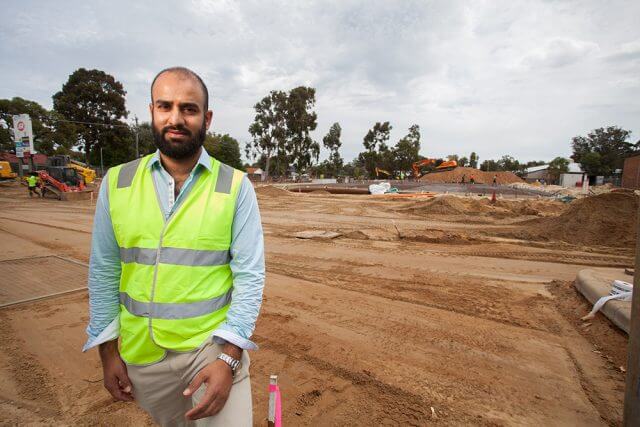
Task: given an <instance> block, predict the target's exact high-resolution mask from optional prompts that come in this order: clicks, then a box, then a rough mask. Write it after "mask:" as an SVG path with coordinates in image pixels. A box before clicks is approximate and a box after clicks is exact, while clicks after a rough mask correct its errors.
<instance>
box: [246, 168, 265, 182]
mask: <svg viewBox="0 0 640 427" xmlns="http://www.w3.org/2000/svg"><path fill="white" fill-rule="evenodd" d="M247 177H248V178H249V180H250V181H252V182H261V181H263V180H264V171H263V170H262V169H260V168H247Z"/></svg>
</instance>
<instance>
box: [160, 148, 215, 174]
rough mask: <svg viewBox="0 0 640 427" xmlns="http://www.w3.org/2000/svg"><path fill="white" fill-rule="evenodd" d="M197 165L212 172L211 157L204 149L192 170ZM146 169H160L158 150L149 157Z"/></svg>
mask: <svg viewBox="0 0 640 427" xmlns="http://www.w3.org/2000/svg"><path fill="white" fill-rule="evenodd" d="M198 165H202V166H203V167H204V168H206V169H207V170H208V171H209V172H212V171H213V165H212V164H211V157H209V153H207V150H205V149H204V147H202V148H201V149H200V157H199V158H198V162H197V163H196V164H195V166H194V169H195V168H197V167H198ZM147 167H148V168H149V169H151V168H154V167H159V168H161V167H162V163H161V162H160V150H156V152H155V153H153V157H151V160H149V163H147Z"/></svg>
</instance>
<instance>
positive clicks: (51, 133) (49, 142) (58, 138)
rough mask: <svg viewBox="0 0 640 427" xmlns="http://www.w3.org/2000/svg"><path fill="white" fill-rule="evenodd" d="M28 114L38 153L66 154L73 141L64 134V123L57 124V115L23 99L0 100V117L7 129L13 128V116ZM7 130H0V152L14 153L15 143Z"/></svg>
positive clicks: (65, 127)
mask: <svg viewBox="0 0 640 427" xmlns="http://www.w3.org/2000/svg"><path fill="white" fill-rule="evenodd" d="M15 114H28V115H29V117H30V118H31V124H32V128H33V145H34V149H35V150H36V152H38V153H42V154H47V155H52V154H56V153H58V152H66V151H68V150H69V149H70V148H71V146H72V145H73V140H72V139H71V138H70V137H69V135H68V133H67V132H65V131H66V129H67V126H66V125H65V123H61V122H57V120H59V119H60V117H59V116H58V115H56V114H55V113H53V112H50V111H47V110H46V109H45V108H44V107H42V106H41V105H40V104H38V103H37V102H35V101H29V100H26V99H23V98H18V97H16V98H12V99H0V116H1V117H3V118H4V120H5V121H6V123H7V126H8V127H9V129H11V128H13V115H15ZM9 129H4V128H0V150H5V151H12V152H13V151H15V142H14V140H13V136H12V133H11V132H10V131H9Z"/></svg>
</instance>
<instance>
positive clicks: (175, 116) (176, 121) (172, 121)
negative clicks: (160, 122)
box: [169, 106, 184, 126]
mask: <svg viewBox="0 0 640 427" xmlns="http://www.w3.org/2000/svg"><path fill="white" fill-rule="evenodd" d="M183 124H184V117H182V112H181V111H180V108H179V107H178V106H175V107H173V108H172V109H171V114H170V115H169V125H171V126H178V125H183Z"/></svg>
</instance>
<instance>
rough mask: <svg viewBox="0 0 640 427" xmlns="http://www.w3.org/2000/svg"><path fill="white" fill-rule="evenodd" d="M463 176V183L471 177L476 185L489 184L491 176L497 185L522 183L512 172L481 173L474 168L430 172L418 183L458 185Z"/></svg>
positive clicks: (491, 181)
mask: <svg viewBox="0 0 640 427" xmlns="http://www.w3.org/2000/svg"><path fill="white" fill-rule="evenodd" d="M463 175H464V177H465V181H466V182H467V183H469V180H470V179H471V177H473V178H474V180H475V182H476V184H491V183H493V176H494V175H496V176H497V180H496V181H497V183H498V184H511V183H514V182H522V179H521V178H520V177H518V175H516V174H514V173H513V172H483V171H481V170H479V169H474V168H463V167H460V168H455V169H453V170H450V171H445V172H431V173H428V174H426V175H425V176H423V177H422V178H420V181H424V182H433V183H459V182H461V181H462V176H463Z"/></svg>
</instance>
